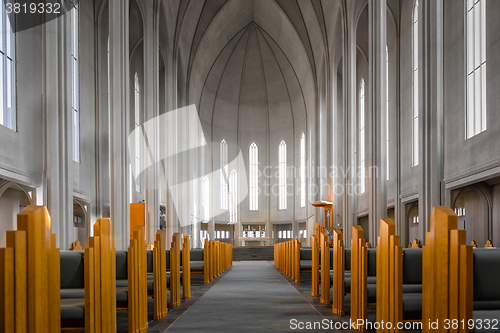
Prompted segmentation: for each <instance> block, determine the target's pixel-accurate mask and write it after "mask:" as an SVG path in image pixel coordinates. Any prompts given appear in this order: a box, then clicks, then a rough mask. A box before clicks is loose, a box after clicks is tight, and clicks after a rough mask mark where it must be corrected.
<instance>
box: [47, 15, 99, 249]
mask: <svg viewBox="0 0 500 333" xmlns="http://www.w3.org/2000/svg"><path fill="white" fill-rule="evenodd" d="M70 18H71V16H70V15H63V16H61V17H59V18H57V19H55V20H52V21H49V22H47V23H45V24H43V25H42V31H43V50H42V55H43V68H42V73H43V85H44V86H43V96H42V108H43V125H42V126H43V140H44V144H43V147H44V152H43V156H44V158H43V164H44V171H43V191H42V192H43V204H44V205H46V206H47V208H48V210H49V213H50V216H51V218H52V232H53V233H55V234H56V236H57V246H58V247H60V248H61V249H62V250H67V249H69V248H70V246H71V243H72V242H73V177H72V173H73V170H72V169H73V163H75V162H73V149H72V148H73V147H72V113H71V112H70V111H68V110H71V67H70V64H69V56H68V52H70V51H69V49H70V47H71V44H70V36H69V31H70V28H69V27H70V23H71V22H70V21H69V20H70ZM88 213H89V214H90V212H88Z"/></svg>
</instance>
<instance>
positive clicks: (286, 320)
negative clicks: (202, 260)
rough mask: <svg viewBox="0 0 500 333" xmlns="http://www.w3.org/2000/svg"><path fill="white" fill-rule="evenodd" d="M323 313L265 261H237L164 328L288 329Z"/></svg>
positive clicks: (281, 330) (193, 329) (220, 330)
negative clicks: (294, 324)
mask: <svg viewBox="0 0 500 333" xmlns="http://www.w3.org/2000/svg"><path fill="white" fill-rule="evenodd" d="M292 319H296V320H297V322H304V323H305V322H321V321H322V320H323V319H324V317H323V316H322V315H321V314H320V313H319V312H318V311H317V310H316V309H315V308H314V307H313V306H312V305H311V304H310V303H309V302H308V301H307V300H306V299H305V298H304V297H303V296H302V295H301V294H299V293H298V292H297V291H296V290H295V289H294V287H292V285H291V284H289V283H288V281H287V280H286V278H285V277H284V276H282V275H281V274H280V273H279V272H278V271H277V270H276V269H275V268H274V267H273V266H272V263H270V262H267V261H240V262H236V263H235V264H234V265H233V267H232V268H231V269H230V270H229V271H228V272H227V273H225V275H224V276H222V278H221V279H220V280H219V281H218V282H217V284H215V285H214V286H213V287H212V288H210V290H209V291H208V292H207V293H206V294H205V295H204V296H203V297H201V299H200V300H199V301H197V302H196V303H195V304H194V305H193V306H192V307H191V308H190V309H189V310H188V311H186V312H185V313H184V314H183V315H182V316H181V317H180V318H179V319H178V320H176V321H175V322H174V323H173V324H172V325H171V326H170V327H169V329H168V330H167V332H235V331H238V332H289V331H290V328H291V326H290V321H291V320H292Z"/></svg>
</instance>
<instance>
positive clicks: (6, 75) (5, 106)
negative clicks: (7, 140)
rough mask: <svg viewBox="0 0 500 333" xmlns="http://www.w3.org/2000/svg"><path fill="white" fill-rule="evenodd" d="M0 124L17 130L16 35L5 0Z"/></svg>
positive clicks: (0, 17) (0, 19) (0, 13)
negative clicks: (15, 108)
mask: <svg viewBox="0 0 500 333" xmlns="http://www.w3.org/2000/svg"><path fill="white" fill-rule="evenodd" d="M12 16H14V15H12ZM0 29H1V31H2V32H3V33H1V34H0V78H1V79H0V125H3V126H6V127H8V128H10V129H12V130H14V131H15V130H16V112H15V110H14V107H15V105H14V103H15V97H14V96H15V82H16V81H15V80H14V75H15V66H14V59H15V50H14V47H15V45H16V43H15V35H14V33H13V31H12V28H11V24H10V21H9V16H8V15H7V12H6V10H5V2H4V1H2V4H1V5H0Z"/></svg>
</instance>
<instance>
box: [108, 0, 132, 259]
mask: <svg viewBox="0 0 500 333" xmlns="http://www.w3.org/2000/svg"><path fill="white" fill-rule="evenodd" d="M109 38H110V57H111V64H110V65H111V66H110V74H111V84H110V88H111V89H110V108H111V111H110V128H111V143H110V149H111V184H110V199H111V221H112V222H113V231H114V237H115V245H116V249H117V250H122V249H126V248H127V247H128V243H129V238H130V235H129V233H130V232H129V229H130V199H129V183H130V179H129V172H130V171H129V170H130V169H129V163H130V162H129V156H128V149H127V142H128V140H127V137H128V134H129V130H130V124H129V115H130V105H129V104H130V98H129V94H130V87H129V86H130V74H129V72H130V65H129V63H130V58H129V5H128V1H123V0H109Z"/></svg>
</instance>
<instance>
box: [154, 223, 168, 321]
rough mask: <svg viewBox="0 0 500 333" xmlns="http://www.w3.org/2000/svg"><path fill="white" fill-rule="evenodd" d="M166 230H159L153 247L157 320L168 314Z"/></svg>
mask: <svg viewBox="0 0 500 333" xmlns="http://www.w3.org/2000/svg"><path fill="white" fill-rule="evenodd" d="M166 239H167V232H166V230H158V231H157V232H156V237H155V241H154V248H153V294H154V313H153V318H154V319H155V320H158V319H161V318H163V317H166V316H167V311H168V310H167V304H168V302H167V274H166V272H167V257H166V249H165V245H166V242H167V241H166Z"/></svg>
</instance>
